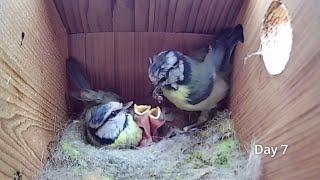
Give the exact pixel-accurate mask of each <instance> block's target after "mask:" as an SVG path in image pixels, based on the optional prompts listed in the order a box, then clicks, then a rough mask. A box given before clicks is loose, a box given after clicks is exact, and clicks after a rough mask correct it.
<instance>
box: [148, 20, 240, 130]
mask: <svg viewBox="0 0 320 180" xmlns="http://www.w3.org/2000/svg"><path fill="white" fill-rule="evenodd" d="M239 41H240V42H243V41H244V37H243V29H242V26H241V25H240V24H239V25H237V26H236V27H235V28H233V29H230V30H225V31H223V32H222V33H221V34H219V35H217V36H215V38H214V39H213V41H212V43H211V44H210V45H209V47H208V48H205V49H204V50H203V49H200V50H196V51H194V52H191V53H190V54H188V55H187V54H183V53H181V52H179V51H175V50H167V51H163V52H160V53H159V54H157V55H156V56H153V57H152V59H151V64H150V66H149V69H148V74H149V79H150V80H151V82H152V84H153V85H154V86H155V90H157V89H160V90H161V91H162V93H163V95H164V96H165V97H166V98H167V99H168V100H169V101H171V102H172V103H173V104H174V105H175V106H176V107H178V108H180V109H182V110H186V111H202V113H201V115H200V121H205V120H207V118H208V112H209V110H211V109H212V108H214V107H216V106H217V103H218V102H219V101H221V100H222V99H223V98H225V96H226V95H227V91H228V88H229V85H228V80H227V76H228V74H229V73H230V72H231V64H230V57H231V54H232V52H233V50H234V48H235V46H236V45H237V43H238V42H239ZM201 117H203V118H201ZM199 123H202V122H198V123H196V124H195V125H197V124H199ZM195 125H191V126H189V127H186V128H185V130H188V129H190V128H192V127H194V126H195Z"/></svg>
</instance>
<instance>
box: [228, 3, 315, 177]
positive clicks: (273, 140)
mask: <svg viewBox="0 0 320 180" xmlns="http://www.w3.org/2000/svg"><path fill="white" fill-rule="evenodd" d="M283 2H284V4H285V5H286V6H287V9H288V11H289V15H290V17H291V23H292V28H293V46H292V51H291V55H290V60H289V62H288V64H287V67H286V69H285V70H284V72H283V73H282V74H280V75H277V76H270V75H269V74H268V72H267V71H266V69H265V67H264V64H263V61H262V60H261V58H260V57H253V58H252V59H250V60H249V61H248V63H247V64H244V63H243V57H245V56H246V55H247V54H249V53H251V52H254V51H255V50H257V49H258V48H259V44H260V42H259V41H260V40H259V37H260V32H259V31H260V27H261V23H262V19H263V17H264V13H265V12H266V10H267V8H268V6H269V4H270V3H271V0H269V1H257V0H256V1H247V2H245V4H246V5H244V7H245V8H246V9H242V10H241V13H240V14H241V16H242V17H239V18H238V22H241V21H242V24H243V25H244V30H245V34H244V35H245V43H244V44H243V45H240V46H238V47H237V51H236V53H235V61H234V67H235V69H234V72H233V75H232V77H233V78H232V88H231V97H230V98H231V104H230V107H231V111H232V117H233V119H235V122H236V129H237V132H238V135H239V137H240V140H241V142H242V144H244V146H245V147H247V148H248V145H249V144H250V142H251V140H252V139H253V138H255V139H256V142H258V143H259V144H262V145H264V146H278V147H279V145H281V144H287V145H288V149H287V152H286V153H285V154H282V153H279V154H277V155H276V156H275V157H274V158H271V157H270V156H266V155H264V156H263V179H267V180H268V179H318V178H319V177H320V171H319V169H320V165H319V162H320V151H319V148H320V143H319V137H320V131H319V127H320V121H319V118H318V117H319V115H320V99H319V96H320V85H319V83H318V81H319V77H320V72H319V68H320V61H319V58H320V51H319V48H317V47H319V46H320V35H319V33H317V32H318V29H319V27H320V23H319V20H318V19H319V16H320V13H319V11H318V8H319V7H320V3H319V1H316V0H311V1H307V0H305V1H299V0H293V1H292V0H290V1H289V0H285V1H283ZM306 20H307V21H308V23H307V24H306V23H305V21H306ZM306 34H308V35H306Z"/></svg>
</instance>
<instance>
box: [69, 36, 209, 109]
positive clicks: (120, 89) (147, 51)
mask: <svg viewBox="0 0 320 180" xmlns="http://www.w3.org/2000/svg"><path fill="white" fill-rule="evenodd" d="M211 38H212V36H210V35H200V34H183V33H163V32H159V33H156V32H106V33H88V34H72V35H69V40H70V43H69V49H70V55H71V56H74V57H80V58H83V57H84V55H83V52H82V51H83V47H85V60H83V59H82V60H80V62H83V61H84V62H85V63H82V64H83V65H84V66H85V68H86V69H87V71H88V74H89V76H90V79H91V81H92V83H93V85H94V87H95V88H96V89H111V90H113V91H115V92H116V93H118V94H119V95H121V96H122V97H124V99H125V100H127V101H129V100H135V102H137V103H149V104H154V103H155V102H154V100H153V99H152V98H151V91H152V86H151V83H150V80H149V78H148V66H149V60H148V58H149V57H151V56H152V55H155V54H157V53H159V52H161V51H163V50H166V49H177V50H180V51H182V52H188V51H190V50H194V49H196V48H199V47H202V46H206V45H207V44H208V43H209V41H210V40H211ZM84 39H85V40H84ZM83 43H85V44H83Z"/></svg>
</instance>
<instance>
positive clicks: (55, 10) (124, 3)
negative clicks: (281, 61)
mask: <svg viewBox="0 0 320 180" xmlns="http://www.w3.org/2000/svg"><path fill="white" fill-rule="evenodd" d="M271 3H272V1H271V0H266V1H258V0H224V1H220V0H135V1H134V0H29V1H22V0H16V1H10V0H3V1H1V3H0V27H1V28H0V38H1V40H0V77H1V80H0V88H1V90H0V179H13V177H14V175H15V173H17V172H20V173H21V174H22V178H23V179H35V178H36V177H37V176H38V175H39V173H41V170H42V168H43V166H44V164H45V163H46V161H47V158H48V149H50V146H51V144H52V143H51V142H53V141H54V140H55V138H54V137H55V135H56V134H57V132H58V131H59V130H61V129H62V128H63V126H64V125H65V123H66V120H67V106H66V100H65V92H66V91H67V77H66V72H65V60H66V59H67V57H68V56H74V57H76V58H77V59H78V60H79V61H80V62H81V63H82V65H83V66H84V67H85V70H86V72H87V74H88V75H89V77H90V80H91V81H92V83H93V84H94V86H95V87H96V88H98V89H103V88H108V89H112V90H114V91H116V92H118V93H119V94H120V95H121V96H123V97H125V99H126V100H135V101H137V102H138V103H152V99H151V98H150V97H149V94H150V91H151V88H152V87H151V84H150V82H149V79H148V76H147V67H148V65H149V64H148V63H149V62H148V57H150V56H152V55H154V54H156V53H158V52H160V51H162V50H164V49H178V50H180V51H182V52H187V51H189V50H192V49H194V48H197V47H201V46H203V45H206V44H207V43H208V42H209V41H210V40H211V38H212V34H213V33H215V32H219V31H221V30H222V29H224V28H228V27H232V26H234V25H236V24H238V23H241V24H242V25H243V27H244V31H245V32H244V36H245V43H244V44H239V45H238V47H237V48H236V51H235V53H234V59H233V62H234V72H233V74H232V82H231V84H232V87H231V91H230V110H231V112H232V118H233V119H234V120H235V123H236V130H237V133H238V136H239V138H240V141H241V143H242V145H243V149H244V150H245V149H248V148H249V147H250V143H251V141H252V140H253V139H254V140H255V141H256V142H257V143H258V144H261V145H263V146H268V147H271V146H272V147H279V148H281V145H288V148H287V151H286V153H285V154H282V152H278V154H277V155H276V156H275V157H270V155H263V167H262V177H263V178H264V179H303V178H304V179H318V178H319V177H320V171H319V169H320V150H319V149H320V143H319V138H320V121H319V116H320V98H319V97H320V83H319V80H320V71H319V69H320V60H319V57H320V50H319V47H320V35H319V33H318V30H319V29H320V21H319V18H320V12H319V8H320V3H319V1H317V0H283V1H282V2H281V3H282V4H283V5H284V6H285V7H286V10H287V11H288V15H289V20H290V24H291V28H292V30H293V31H292V33H293V39H292V40H293V41H292V49H291V52H290V58H289V61H288V63H287V64H286V68H285V69H284V71H283V72H282V73H281V74H278V75H270V74H269V73H268V71H267V70H266V68H265V65H264V61H263V60H262V57H261V56H254V57H252V58H251V59H249V60H247V61H246V63H244V58H245V57H246V56H247V55H249V54H250V53H254V52H255V51H258V50H259V47H260V44H261V42H260V31H261V29H262V25H263V19H264V18H265V17H266V16H265V13H266V12H267V10H268V7H269V6H270V4H271ZM272 17H273V16H272ZM275 17H278V16H277V13H275ZM279 17H280V19H281V16H279ZM277 19H279V18H275V21H272V18H271V21H270V24H271V25H272V24H274V22H277ZM260 50H261V48H260ZM279 151H280V150H279Z"/></svg>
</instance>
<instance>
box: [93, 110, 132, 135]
mask: <svg viewBox="0 0 320 180" xmlns="http://www.w3.org/2000/svg"><path fill="white" fill-rule="evenodd" d="M126 122H127V117H126V114H125V113H124V112H119V113H118V115H117V116H116V117H114V118H111V119H109V120H108V121H106V122H105V123H104V124H103V125H102V126H101V127H100V128H99V129H98V130H97V131H96V133H95V134H96V135H97V136H98V137H99V138H101V139H111V140H115V139H116V138H117V137H118V136H119V134H120V133H121V131H123V129H124V128H125V127H126Z"/></svg>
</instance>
